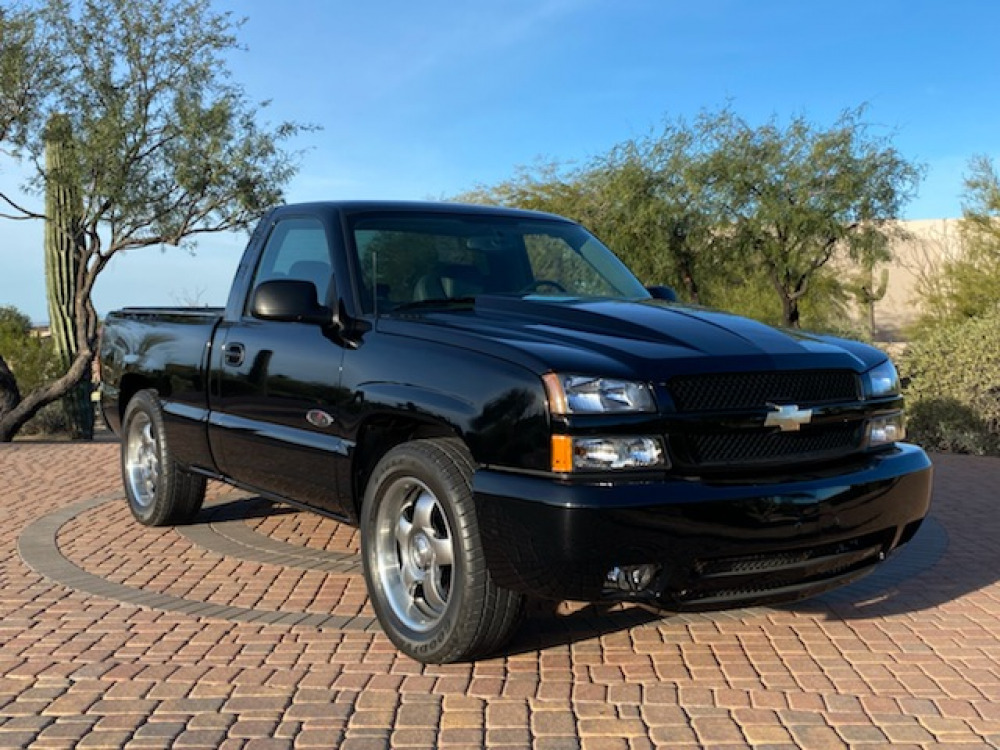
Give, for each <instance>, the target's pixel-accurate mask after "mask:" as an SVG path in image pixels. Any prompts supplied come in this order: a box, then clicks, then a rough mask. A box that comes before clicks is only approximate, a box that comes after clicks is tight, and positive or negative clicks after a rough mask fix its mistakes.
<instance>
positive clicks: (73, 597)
mask: <svg viewBox="0 0 1000 750" xmlns="http://www.w3.org/2000/svg"><path fill="white" fill-rule="evenodd" d="M935 463H936V467H937V469H936V471H937V473H936V478H935V498H934V506H933V511H932V516H931V518H930V519H929V520H928V522H927V523H926V524H925V525H924V527H923V528H922V529H921V531H920V533H919V534H918V535H917V537H916V538H915V539H914V541H913V542H912V543H911V544H910V545H909V547H908V548H907V549H906V550H905V551H904V552H902V553H901V554H900V555H898V556H897V557H895V558H893V559H892V560H890V561H889V562H888V563H887V564H886V565H885V566H883V568H882V569H881V570H879V571H878V572H876V573H875V574H874V575H872V576H870V577H869V578H867V579H865V580H863V581H860V582H859V583H857V584H855V585H853V586H851V587H848V588H847V589H844V590H841V591H838V592H834V593H832V594H829V595H826V596H823V597H821V598H819V599H814V600H811V601H807V602H803V603H800V604H796V605H791V606H784V607H776V608H755V609H742V610H734V611H730V612H722V613H712V614H709V615H684V616H676V615H675V616H669V615H667V616H663V617H654V616H652V615H650V614H647V613H645V612H643V611H642V610H639V609H635V608H626V609H616V610H611V611H601V610H599V609H597V608H592V607H589V608H580V607H571V606H568V605H562V606H560V607H549V608H547V609H546V608H542V607H536V608H535V609H534V610H533V611H532V612H531V613H530V615H529V619H528V621H527V622H526V624H525V626H524V628H523V629H522V631H521V632H520V635H519V637H518V638H517V640H516V641H515V642H514V644H513V645H512V646H511V648H510V649H508V651H507V652H506V653H505V654H503V655H501V656H499V657H497V658H494V659H490V660H487V661H482V662H478V663H475V664H459V665H449V666H432V667H425V666H422V665H420V664H418V663H416V662H413V661H411V660H409V659H407V658H406V657H403V656H401V655H399V654H398V653H397V652H396V651H395V649H393V647H392V645H391V644H390V643H389V642H388V640H387V639H386V638H385V637H384V636H383V635H382V634H381V632H380V631H379V630H378V627H377V626H376V625H375V624H374V621H373V618H372V613H371V610H370V608H369V606H368V603H367V599H366V597H365V593H364V585H363V582H362V579H361V576H360V574H359V570H358V560H357V556H356V554H355V553H356V546H357V540H356V538H355V536H354V534H353V531H352V530H351V529H349V528H345V527H341V526H339V525H338V524H336V523H334V522H332V521H329V520H326V519H323V518H320V517H318V516H315V515H312V514H308V513H300V512H297V511H293V510H291V509H289V508H285V507H281V506H277V507H274V508H272V507H271V506H270V505H269V504H268V503H265V502H264V501H261V500H259V499H256V498H252V497H246V496H244V495H241V494H238V493H235V492H232V491H227V490H226V489H225V488H222V487H213V490H212V498H213V500H212V502H211V503H210V504H209V505H207V506H206V510H205V511H204V512H203V513H202V515H201V517H199V519H198V522H197V523H195V524H193V525H191V526H188V527H184V528H177V529H146V528H143V527H140V526H138V525H137V524H135V523H133V522H132V521H131V519H130V516H129V513H128V510H127V508H126V506H125V503H124V501H123V500H122V498H121V495H120V492H119V477H118V460H117V444H115V443H111V442H103V443H100V442H99V443H94V444H65V443H64V444H59V443H50V444H45V443H18V444H15V445H12V446H2V447H0V498H2V502H3V517H4V523H3V526H2V529H0V540H2V547H0V747H4V748H8V747H51V748H56V747H65V748H70V747H81V748H82V747H136V748H154V747H178V748H180V747H211V748H215V747H224V748H237V747H253V748H269V747H279V748H280V747H342V748H369V747H372V748H382V747H390V746H391V747H435V746H439V747H441V746H471V747H478V746H489V747H505V746H506V747H530V746H534V747H537V748H575V747H583V748H646V747H683V746H694V747H697V746H705V747H712V748H726V747H733V748H737V747H812V748H836V747H848V746H850V747H854V746H864V745H867V746H881V745H886V744H890V743H891V744H892V745H893V746H895V747H935V746H948V747H951V746H956V745H959V744H960V743H964V747H970V748H971V747H1000V641H998V636H1000V582H998V579H1000V512H998V508H997V506H998V500H997V497H998V490H1000V461H998V460H996V459H983V458H969V457H950V456H941V457H937V458H936V461H935Z"/></svg>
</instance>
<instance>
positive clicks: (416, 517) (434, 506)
mask: <svg viewBox="0 0 1000 750" xmlns="http://www.w3.org/2000/svg"><path fill="white" fill-rule="evenodd" d="M473 469H474V465H473V462H472V458H471V457H470V456H469V452H468V450H467V449H466V448H465V445H464V444H463V443H462V442H461V441H460V440H458V439H455V438H435V439H431V440H416V441H413V442H410V443H404V444H403V445H400V446H397V447H396V448H394V449H392V450H391V451H389V452H388V453H387V454H386V455H385V456H384V457H383V458H382V460H381V461H379V462H378V465H377V466H376V467H375V470H374V471H373V472H372V475H371V479H370V480H369V482H368V486H367V487H366V488H365V497H364V502H363V504H362V508H361V555H362V560H363V563H364V571H365V581H366V583H367V585H368V594H369V596H370V597H371V601H372V606H373V607H374V609H375V614H376V615H377V616H378V620H379V623H380V624H381V626H382V629H383V630H384V631H385V633H386V635H387V636H389V639H390V640H391V641H392V642H393V643H394V644H395V645H396V647H397V648H398V649H399V650H400V651H402V652H403V653H405V654H406V655H408V656H410V657H412V658H414V659H416V660H417V661H421V662H424V663H437V664H442V663H447V662H454V661H464V660H468V659H473V658H476V657H478V656H482V655H486V654H488V653H491V652H493V651H495V650H497V649H498V648H500V647H501V646H503V645H504V644H505V643H506V642H507V641H508V640H509V638H510V636H511V635H513V633H514V631H515V630H516V628H517V625H518V624H519V622H520V619H521V613H522V612H523V605H524V597H523V596H522V595H521V594H518V593H515V592H513V591H509V590H507V589H503V588H500V587H499V586H497V585H496V584H495V583H494V582H493V579H492V577H491V576H490V573H489V570H488V569H487V567H486V561H485V559H484V557H483V550H482V543H481V541H480V537H479V525H478V522H477V520H476V512H475V506H474V502H473V499H472V473H473Z"/></svg>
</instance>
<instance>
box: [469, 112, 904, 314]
mask: <svg viewBox="0 0 1000 750" xmlns="http://www.w3.org/2000/svg"><path fill="white" fill-rule="evenodd" d="M862 113H863V110H861V109H858V110H853V111H850V112H847V113H845V114H844V115H843V116H841V117H840V119H839V120H837V122H836V123H834V125H833V126H832V127H830V128H828V129H822V128H817V127H815V126H813V125H812V124H810V123H809V122H808V121H807V120H805V118H802V117H797V118H794V119H792V120H791V121H790V122H789V123H788V124H787V125H782V124H780V123H778V121H777V120H774V119H772V120H771V121H770V122H768V123H766V124H765V125H763V126H759V127H753V126H751V125H749V124H748V123H747V122H745V121H744V120H743V119H741V118H739V117H737V116H736V115H735V114H734V113H733V112H732V110H731V109H729V108H724V109H722V110H721V111H718V112H707V111H706V112H703V113H702V114H701V115H700V116H699V117H698V118H697V119H696V120H695V122H694V123H693V124H689V123H686V122H685V121H683V120H677V121H673V122H667V123H666V125H665V126H664V127H663V129H662V130H661V131H659V132H654V133H652V134H650V135H648V136H646V137H643V138H636V139H629V140H626V141H624V142H622V143H620V144H618V145H616V146H615V147H614V148H612V149H611V150H610V151H609V152H608V153H606V154H604V155H601V156H598V157H596V158H594V159H591V160H590V161H589V162H588V163H586V164H585V165H583V166H582V167H575V168H570V167H567V166H564V165H559V164H544V165H542V166H541V167H539V168H536V169H534V170H530V169H521V170H520V171H519V173H518V175H517V176H516V177H515V178H514V179H512V180H509V181H506V182H503V183H500V184H498V185H496V186H493V187H482V186H480V187H478V188H477V189H476V190H474V191H472V192H470V193H467V194H465V195H463V196H460V198H461V199H463V200H472V201H478V202H486V203H495V204H501V205H513V206H520V207H522V208H533V209H538V210H543V211H551V212H553V213H559V214H564V215H566V216H570V217H572V218H574V219H577V220H579V221H581V222H582V223H584V224H585V225H587V226H588V227H589V228H590V229H591V230H593V231H594V232H595V233H596V234H597V235H598V236H599V237H601V238H602V239H603V240H604V241H605V242H606V243H607V244H608V245H609V246H610V247H611V248H612V249H614V250H615V252H616V253H618V254H619V255H620V256H621V257H622V259H623V260H625V262H626V263H628V264H629V265H630V266H631V267H632V269H633V270H634V271H635V272H636V274H637V275H638V276H639V277H640V279H642V281H643V282H645V283H647V284H669V285H671V286H673V287H675V288H677V289H678V290H679V292H680V293H681V296H682V297H683V298H685V299H687V300H689V301H691V302H695V303H703V304H709V305H716V306H723V307H728V308H729V309H735V310H737V311H739V312H744V313H746V314H750V315H754V316H755V317H761V318H762V319H765V320H768V321H773V322H780V323H783V324H785V325H788V326H792V327H797V326H799V324H800V318H801V312H802V310H803V309H805V310H807V311H809V312H810V313H811V314H812V316H813V317H812V320H813V322H814V324H819V325H825V324H827V323H828V322H829V321H832V320H835V319H836V318H837V316H838V314H840V313H842V312H843V310H844V309H845V307H846V305H847V303H848V302H849V301H850V300H851V298H852V292H854V291H856V290H855V289H854V287H852V285H850V284H848V283H845V282H843V281H841V280H840V278H841V277H842V276H844V272H843V270H842V269H838V271H837V272H834V271H833V270H832V264H833V262H834V261H835V260H837V261H839V262H840V264H841V266H843V267H846V268H848V269H850V267H852V266H854V267H858V268H860V269H861V272H862V273H864V272H865V270H866V269H869V270H870V269H873V268H874V267H875V266H876V264H878V263H879V262H883V261H886V260H888V259H889V255H890V251H889V242H890V240H891V239H892V237H893V235H895V234H898V233H899V231H900V230H899V229H898V228H897V227H898V225H897V223H896V222H895V219H897V218H898V216H899V213H900V209H901V208H902V206H903V205H904V204H905V202H906V201H907V200H908V199H909V198H910V197H911V195H912V194H913V191H914V190H915V188H916V185H917V182H918V180H919V178H920V174H921V170H920V169H919V168H918V167H917V166H915V165H913V164H911V163H910V162H908V161H906V160H905V159H904V158H903V157H902V156H901V155H900V154H899V152H898V151H896V149H894V148H893V147H892V146H891V145H890V144H889V142H888V141H887V140H886V139H884V138H879V137H876V136H874V135H872V134H871V133H870V132H869V128H868V126H867V125H865V124H864V122H862V120H861V115H862ZM870 275H871V273H870V272H869V276H870ZM871 280H872V279H870V281H871ZM869 286H870V288H868V291H867V292H866V294H867V295H868V296H867V297H866V298H865V300H863V302H865V301H870V300H869V299H868V298H869V297H871V296H873V295H875V294H877V293H878V292H879V290H880V287H881V285H880V284H874V285H869ZM764 294H767V295H772V296H773V298H772V299H770V300H765V299H763V298H762V295H764ZM840 328H843V326H840Z"/></svg>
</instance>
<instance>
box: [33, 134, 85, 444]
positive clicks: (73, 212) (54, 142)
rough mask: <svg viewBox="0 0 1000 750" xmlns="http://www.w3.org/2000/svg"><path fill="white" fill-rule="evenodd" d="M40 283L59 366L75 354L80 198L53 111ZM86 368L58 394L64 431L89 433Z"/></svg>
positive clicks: (67, 143) (69, 141)
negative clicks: (72, 385)
mask: <svg viewBox="0 0 1000 750" xmlns="http://www.w3.org/2000/svg"><path fill="white" fill-rule="evenodd" d="M45 175H46V181H45V214H46V217H47V218H46V222H45V285H46V292H47V295H48V300H49V328H50V330H51V332H52V341H53V344H54V347H55V351H56V355H57V356H58V357H59V360H60V362H61V364H62V367H63V370H64V371H65V370H67V369H69V366H70V364H71V363H72V362H73V360H74V358H75V357H76V354H77V341H76V324H75V321H76V302H77V299H76V298H77V289H78V278H79V271H80V258H81V253H80V246H81V242H82V234H81V232H82V216H83V199H82V197H81V191H80V174H79V171H78V169H77V168H76V160H75V152H74V146H73V130H72V126H71V124H70V121H69V118H68V117H66V116H65V115H58V114H57V115H53V116H52V117H51V118H50V119H49V122H48V124H47V127H46V131H45ZM91 390H92V385H91V378H90V373H87V374H86V375H85V376H84V378H83V380H82V381H81V382H80V383H78V384H77V386H76V387H75V388H74V389H73V390H71V391H70V392H69V393H68V394H67V395H66V396H64V397H63V399H62V404H63V409H64V411H65V414H66V421H67V425H68V428H69V432H70V434H71V436H72V437H74V438H83V439H86V440H89V439H91V438H92V437H93V436H94V407H93V403H92V402H91V400H90V393H91Z"/></svg>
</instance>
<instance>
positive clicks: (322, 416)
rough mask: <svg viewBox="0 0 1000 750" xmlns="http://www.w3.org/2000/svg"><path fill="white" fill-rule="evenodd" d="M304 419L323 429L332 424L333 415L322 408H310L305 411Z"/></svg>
mask: <svg viewBox="0 0 1000 750" xmlns="http://www.w3.org/2000/svg"><path fill="white" fill-rule="evenodd" d="M306 421H307V422H308V423H309V424H311V425H312V426H313V427H319V428H320V429H325V428H327V427H329V426H330V425H332V424H333V417H331V416H330V415H329V414H327V413H326V412H325V411H323V410H322V409H310V410H309V411H307V412H306Z"/></svg>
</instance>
